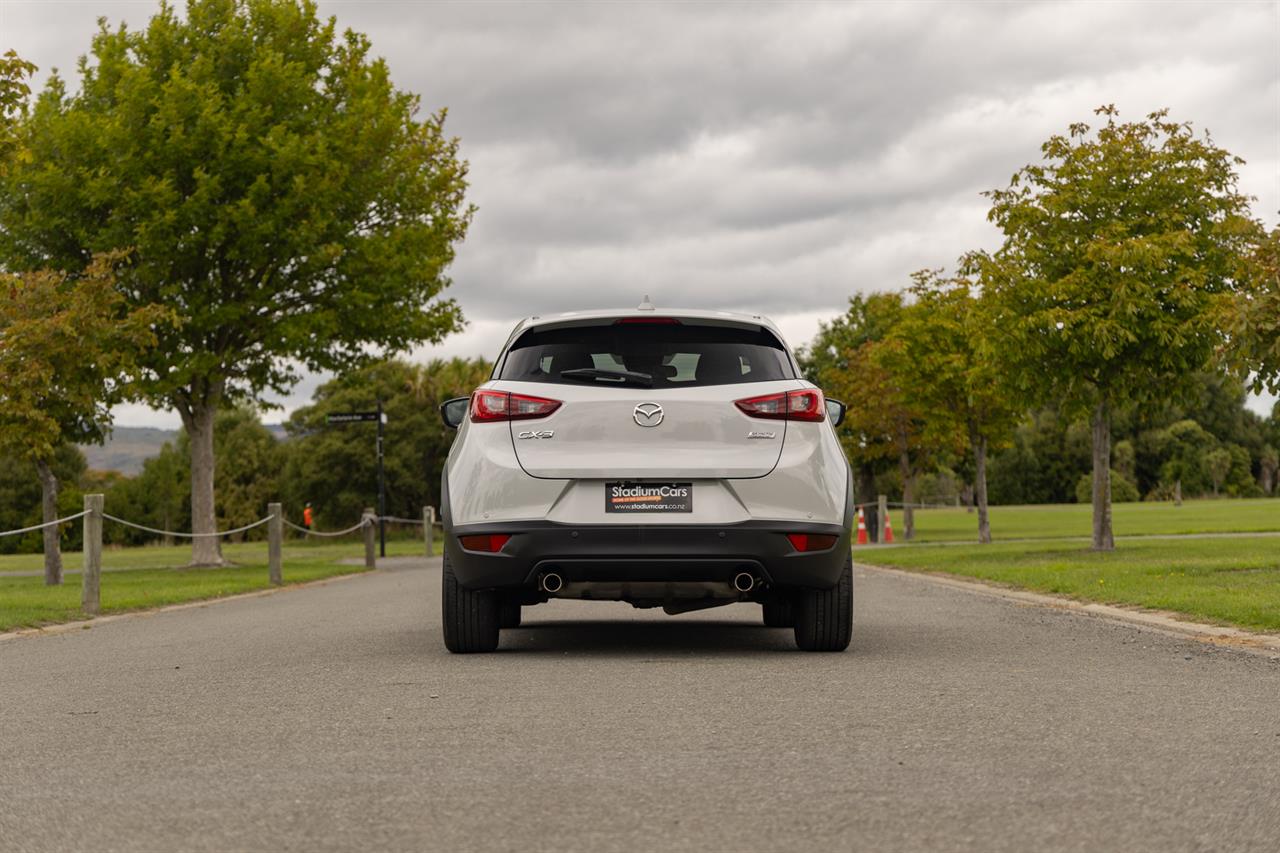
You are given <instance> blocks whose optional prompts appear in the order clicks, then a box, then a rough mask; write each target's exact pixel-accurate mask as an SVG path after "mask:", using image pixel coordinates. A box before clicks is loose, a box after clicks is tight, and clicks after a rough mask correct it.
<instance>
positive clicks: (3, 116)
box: [0, 50, 36, 169]
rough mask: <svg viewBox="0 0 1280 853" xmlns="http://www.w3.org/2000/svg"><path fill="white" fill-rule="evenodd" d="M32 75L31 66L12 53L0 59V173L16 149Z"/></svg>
mask: <svg viewBox="0 0 1280 853" xmlns="http://www.w3.org/2000/svg"><path fill="white" fill-rule="evenodd" d="M35 71H36V67H35V66H34V65H32V64H31V63H30V62H27V61H26V60H24V59H22V58H20V57H19V56H18V54H17V53H15V52H13V51H12V50H10V51H7V52H6V53H5V54H4V55H3V56H0V169H3V164H4V161H5V160H7V159H8V158H9V157H10V156H12V155H13V154H14V151H15V149H16V148H17V134H16V133H15V127H16V126H17V125H18V124H19V123H20V122H21V121H22V119H24V118H25V117H26V114H27V97H28V96H29V95H30V94H31V87H30V85H28V83H27V78H29V77H30V76H31V75H32V74H34V73H35Z"/></svg>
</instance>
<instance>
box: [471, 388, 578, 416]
mask: <svg viewBox="0 0 1280 853" xmlns="http://www.w3.org/2000/svg"><path fill="white" fill-rule="evenodd" d="M558 408H560V401H559V400H548V399H547V398H546V397H531V396H529V395H528V394H512V393H510V392H508V391H483V390H482V391H477V392H475V393H474V394H472V395H471V420H472V421H474V422H478V423H489V422H492V421H521V420H528V419H529V418H545V417H546V416H547V415H549V414H551V413H552V412H554V411H555V410H556V409H558Z"/></svg>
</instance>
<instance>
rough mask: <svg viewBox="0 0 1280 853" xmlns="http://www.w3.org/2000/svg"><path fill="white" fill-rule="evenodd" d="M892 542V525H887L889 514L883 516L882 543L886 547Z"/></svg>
mask: <svg viewBox="0 0 1280 853" xmlns="http://www.w3.org/2000/svg"><path fill="white" fill-rule="evenodd" d="M892 541H893V525H892V524H890V523H889V513H887V512H886V513H885V514H884V542H885V544H886V545H888V544H889V543H890V542H892Z"/></svg>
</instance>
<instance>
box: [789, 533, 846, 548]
mask: <svg viewBox="0 0 1280 853" xmlns="http://www.w3.org/2000/svg"><path fill="white" fill-rule="evenodd" d="M837 538H838V537H836V536H833V535H832V534H830V533H788V534H787V539H789V540H790V541H791V547H792V548H795V549H796V550H797V551H825V550H827V549H828V548H830V547H831V546H832V545H834V544H836V539H837Z"/></svg>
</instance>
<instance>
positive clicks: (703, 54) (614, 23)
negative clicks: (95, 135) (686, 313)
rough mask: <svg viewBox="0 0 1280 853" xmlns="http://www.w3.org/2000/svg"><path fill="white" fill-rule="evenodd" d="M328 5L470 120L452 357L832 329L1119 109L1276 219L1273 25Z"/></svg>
mask: <svg viewBox="0 0 1280 853" xmlns="http://www.w3.org/2000/svg"><path fill="white" fill-rule="evenodd" d="M55 7H56V10H55V11H51V10H54V9H55ZM153 8H154V5H153V4H152V3H150V2H139V3H99V2H86V3H78V2H60V3H57V4H38V3H29V2H21V1H20V0H0V50H2V49H4V48H5V47H6V46H7V43H12V44H14V45H15V46H17V47H18V48H19V49H20V51H22V52H24V53H29V54H30V57H31V58H32V59H34V60H35V61H37V62H39V63H40V64H42V65H49V64H55V63H56V64H58V65H60V66H61V67H63V68H64V70H67V69H71V68H72V67H73V65H74V59H75V56H76V55H77V54H78V53H81V52H83V51H84V50H85V48H86V47H87V45H88V40H89V35H90V33H91V31H92V28H93V19H94V18H95V17H96V16H97V15H99V14H104V15H106V16H108V17H109V18H111V19H112V20H118V19H119V18H120V17H122V16H123V17H125V18H126V19H128V20H129V21H130V22H131V24H132V25H133V26H139V25H141V24H142V23H144V22H145V19H146V17H147V16H148V15H149V14H150V11H151V10H152V9H153ZM321 8H322V11H323V12H325V13H326V14H334V15H336V16H337V18H338V21H339V24H340V25H341V26H350V27H352V28H354V29H357V30H360V31H363V32H365V33H367V34H368V35H369V36H370V38H371V40H372V43H373V45H374V50H375V52H376V53H378V54H379V55H382V56H385V57H386V59H387V61H388V63H389V65H390V67H391V70H392V73H393V75H394V77H395V79H396V80H397V82H398V84H399V85H400V86H402V87H403V88H405V89H408V90H411V91H414V92H418V93H420V94H421V95H422V102H423V108H424V110H434V109H437V108H439V107H440V106H448V108H449V110H450V118H449V129H450V131H451V132H453V133H456V134H458V135H459V136H460V137H461V139H462V150H463V154H464V156H466V157H468V158H469V159H470V161H471V165H472V172H471V176H472V194H471V195H472V199H473V200H474V201H475V202H476V203H477V204H478V205H479V206H480V211H479V214H478V215H477V218H476V221H475V225H474V227H473V229H472V232H471V234H470V235H469V237H468V239H467V241H466V244H465V245H463V246H462V247H461V250H460V252H459V255H458V260H457V263H456V265H455V267H454V269H453V271H452V275H453V278H454V281H455V286H454V288H453V289H452V293H451V295H452V296H453V297H454V298H456V299H457V300H458V301H459V302H460V303H461V305H462V306H463V308H464V310H465V311H466V313H467V315H468V317H470V318H471V319H472V320H473V321H474V323H473V326H472V328H471V330H470V331H469V332H467V333H465V334H464V335H463V336H461V337H460V338H459V339H458V341H457V342H456V345H458V346H474V347H476V348H477V351H486V352H489V351H491V350H492V349H493V347H495V346H497V345H498V343H500V341H492V342H490V341H488V340H487V339H486V338H485V337H484V336H485V335H488V334H491V333H494V334H497V336H498V337H499V338H501V337H502V336H503V335H504V334H505V329H506V328H507V327H508V324H509V323H510V322H512V321H514V320H515V319H516V318H517V317H519V316H522V315H526V314H530V313H537V312H548V311H555V310H571V309H575V308H580V307H588V306H600V305H609V304H623V305H629V304H632V303H633V302H635V301H636V300H637V299H638V298H639V296H640V295H642V294H643V293H645V292H651V293H652V294H653V296H654V298H655V299H656V300H659V303H660V304H663V303H665V304H672V303H674V302H680V303H685V304H695V305H699V306H705V307H713V308H742V309H750V310H760V311H767V312H770V313H774V314H779V315H786V316H793V317H795V318H797V320H796V323H795V325H794V326H793V327H792V328H796V329H799V328H803V327H804V323H808V324H809V328H811V330H814V329H816V320H815V319H813V318H817V317H821V316H823V314H824V312H825V313H829V314H834V313H836V312H838V311H840V310H841V309H842V308H843V306H844V305H845V302H846V299H847V297H848V295H849V294H850V293H852V292H855V291H863V290H870V289H884V288H891V287H901V286H903V285H904V284H905V283H906V281H907V275H908V274H909V273H910V272H911V271H912V270H915V269H918V268H921V267H936V266H942V265H949V264H951V263H953V262H954V260H955V258H956V257H957V256H958V255H959V254H961V253H962V252H963V251H965V250H967V249H970V248H975V247H980V246H991V245H994V244H995V242H996V241H997V240H998V234H996V233H995V231H994V229H993V228H992V227H991V226H990V225H989V224H988V223H987V222H986V220H985V213H986V205H985V203H984V201H983V199H982V198H981V196H980V195H979V193H980V192H981V191H983V190H986V189H990V188H992V187H997V186H1003V185H1004V184H1005V183H1006V182H1007V181H1008V179H1009V177H1010V175H1012V173H1013V172H1014V171H1015V170H1016V169H1017V168H1018V167H1019V166H1021V165H1023V164H1025V163H1028V162H1031V161H1034V160H1036V159H1037V158H1038V157H1039V146H1040V144H1041V143H1042V142H1043V141H1044V140H1045V139H1046V138H1047V137H1048V136H1049V135H1050V134H1053V133H1059V132H1062V131H1063V130H1065V128H1066V126H1067V124H1068V123H1069V122H1072V121H1077V120H1089V119H1091V118H1092V113H1091V110H1092V109H1093V108H1094V107H1096V106H1098V105H1099V104H1102V103H1108V102H1115V103H1116V104H1117V105H1118V106H1119V107H1120V108H1121V110H1122V111H1123V113H1124V114H1125V115H1128V116H1139V115H1142V114H1145V113H1146V112H1148V111H1150V110H1153V109H1156V108H1160V107H1165V106H1168V107H1170V108H1172V109H1173V115H1174V116H1175V117H1176V118H1178V119H1181V120H1190V121H1193V122H1194V123H1195V124H1196V125H1197V126H1198V127H1201V128H1209V129H1211V130H1212V131H1213V135H1214V137H1215V139H1216V140H1217V141H1218V142H1219V144H1222V145H1224V146H1226V147H1227V148H1229V149H1230V150H1232V151H1233V152H1235V153H1237V154H1239V155H1240V156H1242V157H1244V158H1245V159H1246V160H1247V161H1249V162H1248V165H1247V166H1245V167H1244V168H1243V169H1242V170H1241V176H1242V186H1243V188H1244V189H1245V191H1247V192H1249V193H1252V194H1254V195H1256V196H1257V197H1258V204H1257V206H1256V208H1255V210H1256V212H1257V213H1258V214H1259V215H1260V216H1264V217H1265V218H1266V219H1268V220H1269V221H1274V219H1275V211H1276V210H1277V208H1280V151H1278V150H1277V142H1278V140H1280V54H1278V52H1277V51H1276V50H1275V43H1274V41H1275V32H1276V25H1277V15H1278V14H1280V12H1278V11H1277V8H1278V7H1277V6H1276V5H1275V4H1274V3H1184V2H1169V3H1148V2H1128V3H1125V2H1117V3H1105V4H1104V3H1089V2H1079V3H1025V4H1017V3H969V4H962V3H897V4H891V3H861V4H860V3H845V2H831V3H817V2H814V3H799V4H798V3H754V2H752V3H609V4H586V3H582V4H578V3H563V2H550V3H530V2H460V3H439V2H421V3H418V2H322V3H321ZM800 318H809V319H804V320H802V319H800ZM494 330H502V331H501V332H500V333H499V332H495V331H494ZM791 334H792V336H793V337H795V336H796V334H797V332H794V331H793V332H792V333H791ZM803 337H804V335H803V334H801V336H800V339H798V340H797V341H795V342H796V343H801V342H803ZM453 346H454V344H449V345H447V346H446V349H449V351H451V352H453V351H455V350H453V349H452V347H453Z"/></svg>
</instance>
